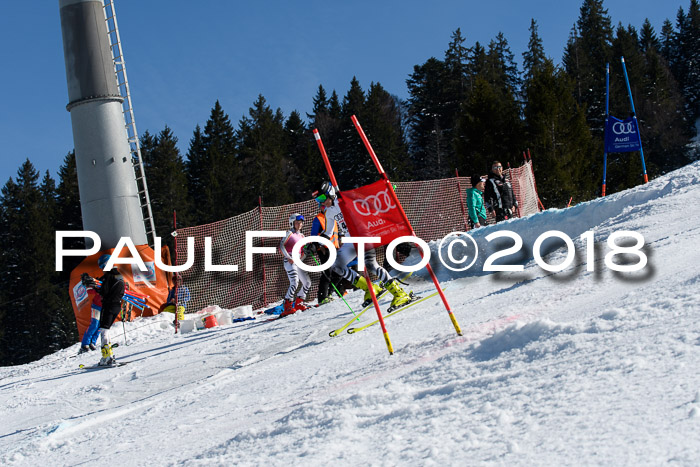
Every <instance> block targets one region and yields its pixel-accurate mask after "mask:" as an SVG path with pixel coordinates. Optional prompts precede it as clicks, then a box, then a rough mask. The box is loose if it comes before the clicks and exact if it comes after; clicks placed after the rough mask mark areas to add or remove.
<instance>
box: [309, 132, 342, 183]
mask: <svg viewBox="0 0 700 467" xmlns="http://www.w3.org/2000/svg"><path fill="white" fill-rule="evenodd" d="M314 138H315V139H316V144H318V149H319V151H321V157H323V163H324V164H325V165H326V171H327V172H328V176H329V177H330V179H331V183H332V184H333V187H334V188H335V189H336V190H337V189H338V182H337V181H336V179H335V174H333V169H332V168H331V161H330V160H329V159H328V154H326V148H324V147H323V141H321V135H320V133H319V132H318V130H317V129H316V128H314Z"/></svg>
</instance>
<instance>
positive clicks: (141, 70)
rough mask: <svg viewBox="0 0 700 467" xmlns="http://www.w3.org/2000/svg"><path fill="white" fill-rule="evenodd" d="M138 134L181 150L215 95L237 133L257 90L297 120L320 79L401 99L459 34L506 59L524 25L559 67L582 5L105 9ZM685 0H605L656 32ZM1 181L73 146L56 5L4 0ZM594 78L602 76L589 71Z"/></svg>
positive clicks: (496, 0) (156, 1)
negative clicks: (413, 78) (165, 137)
mask: <svg viewBox="0 0 700 467" xmlns="http://www.w3.org/2000/svg"><path fill="white" fill-rule="evenodd" d="M115 3H116V10H117V19H118V22H119V29H120V33H121V38H122V44H123V48H124V56H125V58H126V65H127V73H128V77H129V81H130V85H131V92H132V100H133V105H134V112H135V121H136V125H137V129H138V132H139V134H140V135H141V134H143V132H144V131H145V130H149V131H150V132H151V133H152V134H157V133H158V132H160V131H161V130H162V129H163V128H164V127H165V126H166V125H168V126H169V127H170V128H171V129H172V130H173V132H174V133H175V136H176V137H177V138H179V147H180V149H181V151H182V153H183V155H184V154H185V152H186V151H187V147H188V145H189V140H190V138H191V137H192V132H193V131H194V129H195V126H196V125H197V124H199V125H201V126H204V124H205V123H206V120H207V118H208V117H209V113H210V111H211V108H212V107H213V106H214V103H215V102H216V100H217V99H218V100H219V101H220V102H221V104H222V106H223V108H224V111H226V113H228V115H229V117H230V118H231V120H232V122H233V123H234V125H235V126H237V124H238V121H239V120H240V118H241V117H242V116H243V115H247V113H248V109H249V107H251V105H252V104H253V102H254V101H255V99H256V98H257V96H258V94H262V95H263V96H264V97H265V98H266V99H267V102H268V104H269V105H270V106H271V107H272V108H274V109H276V108H278V107H279V108H281V109H282V111H283V113H284V115H285V116H288V115H289V114H290V112H291V111H293V110H298V111H300V112H301V114H302V116H303V117H305V113H306V112H310V111H311V106H312V99H313V97H314V95H315V94H316V91H317V89H318V86H319V84H322V85H323V86H324V88H326V90H327V91H329V93H330V91H331V90H333V89H335V90H336V91H337V92H338V94H339V96H340V97H341V98H342V96H343V95H344V94H345V93H346V92H347V90H348V87H349V83H350V80H351V79H352V77H353V76H356V77H357V78H358V80H359V81H360V84H361V85H362V87H363V88H364V89H367V88H368V87H369V84H370V83H371V82H379V83H381V84H382V85H383V86H384V88H385V89H387V90H388V91H389V92H391V93H392V94H396V95H398V96H399V97H401V98H406V97H407V96H408V94H407V90H406V78H408V76H409V75H410V74H411V72H412V71H413V66H414V65H417V64H422V63H423V62H425V60H427V59H428V58H430V57H431V56H435V57H438V58H442V57H443V54H444V51H445V49H446V48H447V45H448V43H449V40H450V35H451V33H452V32H453V31H454V30H456V29H457V28H461V30H462V34H463V35H464V36H465V37H466V39H467V45H469V46H471V45H473V43H474V42H476V41H479V42H481V43H482V44H484V45H486V44H488V42H489V41H490V40H491V39H493V38H494V37H495V36H496V34H497V33H498V32H499V31H502V32H503V33H504V34H505V36H506V38H507V39H508V42H509V43H510V46H511V50H512V52H513V53H514V54H515V56H516V60H518V62H519V63H520V62H521V59H522V56H521V54H522V52H523V51H525V49H526V47H527V41H528V37H529V32H528V27H529V25H530V18H535V20H536V21H537V22H538V25H539V33H540V36H541V37H542V40H543V42H544V47H545V51H546V53H547V55H549V56H550V57H552V58H553V59H554V60H555V62H557V63H559V62H560V61H561V55H562V52H563V49H564V45H565V43H566V40H567V38H568V36H569V32H570V30H571V27H572V25H573V24H574V22H575V21H576V19H577V18H578V15H579V8H580V6H581V3H582V2H581V1H571V0H563V1H553V0H532V1H515V0H490V1H466V0H462V1H459V0H444V1H443V0H435V1H426V0H402V1H399V0H396V1H394V0H387V1H382V0H374V1H368V0H355V1H345V2H338V1H332V0H331V1H329V0H326V1H316V0H312V1H295V2H292V1H265V0H260V1H256V2H243V1H224V0H201V1H198V2H193V1H191V0H190V1H185V0H169V1H162V0H138V1H137V0H116V2H115ZM689 4H690V2H689V0H683V1H678V0H665V1H660V0H607V1H606V2H605V4H604V5H605V7H606V8H607V9H608V13H609V14H610V16H611V17H612V20H613V24H615V25H616V24H617V23H618V22H622V23H623V24H624V25H627V24H632V25H633V26H635V27H637V29H639V28H640V27H641V25H642V22H643V21H644V18H649V20H650V21H651V23H652V25H653V26H654V29H655V30H656V32H657V34H658V33H659V32H660V30H661V25H662V23H663V21H664V19H666V18H669V19H670V20H671V21H672V22H674V24H675V17H676V12H677V11H678V8H679V7H683V9H684V10H687V8H688V5H689ZM0 44H2V47H1V48H0V59H1V63H2V72H1V73H0V89H2V92H3V98H2V105H1V106H0V139H1V140H2V146H1V149H0V154H1V160H2V164H1V165H0V184H1V185H4V184H5V182H6V181H7V180H8V178H9V177H15V175H16V172H17V169H18V168H19V166H20V164H22V162H24V160H25V159H26V158H29V159H30V160H31V161H32V162H33V163H34V165H35V166H36V167H37V169H38V170H40V171H41V172H42V173H43V172H45V171H46V170H49V171H50V173H51V175H52V176H53V177H54V178H56V172H57V170H58V167H59V166H60V165H61V163H62V162H63V158H64V156H65V155H66V154H67V153H68V152H69V151H71V150H72V148H73V136H72V129H71V123H70V115H69V113H68V112H67V111H66V110H65V106H66V104H67V101H68V97H67V95H68V92H67V88H66V77H65V65H64V61H63V45H62V39H61V28H60V19H59V8H58V0H50V1H42V2H28V1H16V2H3V11H2V15H0ZM601 72H602V69H601Z"/></svg>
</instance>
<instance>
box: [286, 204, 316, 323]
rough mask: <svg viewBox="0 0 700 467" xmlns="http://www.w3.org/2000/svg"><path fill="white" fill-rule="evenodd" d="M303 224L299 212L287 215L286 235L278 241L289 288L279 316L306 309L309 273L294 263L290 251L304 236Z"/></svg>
mask: <svg viewBox="0 0 700 467" xmlns="http://www.w3.org/2000/svg"><path fill="white" fill-rule="evenodd" d="M303 225H304V216H302V215H301V214H299V213H294V214H292V215H291V216H289V230H287V233H286V235H285V236H284V238H283V239H282V241H280V246H279V249H280V252H282V255H283V256H284V270H285V271H286V272H287V278H288V279H289V288H288V289H287V294H286V295H285V296H284V309H283V310H282V315H281V316H287V315H291V314H293V313H296V312H297V311H304V310H306V309H307V307H306V306H305V305H304V300H306V294H307V293H308V292H309V289H310V288H311V279H310V278H309V273H307V272H306V271H304V270H303V269H301V268H300V267H298V266H297V265H296V264H294V259H293V258H292V251H294V248H295V245H296V243H297V242H298V241H299V240H301V239H302V238H304V234H303V233H301V228H302V226H303ZM304 256H305V254H304V252H303V251H302V252H300V256H299V258H300V260H302V261H303V259H304ZM299 281H301V289H299V294H298V295H297V297H296V299H295V298H294V294H295V292H296V290H297V287H298V285H299Z"/></svg>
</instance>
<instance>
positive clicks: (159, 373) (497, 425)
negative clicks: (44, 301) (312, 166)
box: [0, 162, 700, 466]
mask: <svg viewBox="0 0 700 467" xmlns="http://www.w3.org/2000/svg"><path fill="white" fill-rule="evenodd" d="M699 186H700V162H696V163H694V164H692V165H690V166H688V167H685V168H683V169H681V170H679V171H676V172H673V173H671V174H668V175H666V176H664V177H661V178H659V179H656V180H654V181H652V182H650V183H649V184H647V185H645V186H640V187H636V188H634V189H631V190H628V191H626V192H623V193H619V194H616V195H612V196H609V197H606V198H604V199H597V200H594V201H591V202H588V203H584V204H581V205H578V206H574V207H572V208H569V209H566V210H550V211H546V212H543V213H539V214H536V215H533V216H530V217H528V218H525V219H517V220H513V221H509V222H506V223H503V224H499V225H497V226H489V227H487V228H483V229H478V230H477V231H475V232H474V233H473V236H474V238H475V240H476V241H477V243H478V244H479V245H480V257H479V258H480V259H479V260H478V261H477V264H475V266H474V267H473V268H472V269H470V270H469V271H467V272H464V273H452V272H451V271H449V270H448V269H447V268H445V267H440V268H439V271H438V272H439V275H440V277H441V280H443V281H445V282H444V284H445V285H447V290H446V295H447V297H448V300H449V302H450V304H451V305H452V307H453V309H454V310H455V314H456V317H457V319H458V321H459V323H460V324H461V327H462V330H463V336H461V337H460V336H457V334H456V333H455V330H454V328H453V327H452V324H451V323H450V320H449V319H448V315H447V313H446V311H445V310H444V308H443V307H442V305H441V304H440V302H439V300H437V299H432V300H431V301H428V302H426V304H425V305H424V306H417V307H414V308H412V309H410V310H406V311H404V312H402V313H399V314H397V315H396V316H395V317H392V318H391V319H388V320H387V321H386V323H387V327H388V330H389V335H390V336H391V340H392V342H393V345H394V348H395V354H394V355H393V356H389V355H388V352H387V349H386V345H385V344H384V340H383V337H382V335H381V332H380V329H379V328H378V327H377V326H375V327H372V328H369V329H367V330H365V331H362V332H359V333H357V334H353V335H347V334H343V335H341V336H338V337H335V338H329V337H328V332H329V331H331V330H333V329H335V328H338V327H340V326H341V325H342V324H344V323H345V322H347V321H348V320H349V319H350V312H349V311H348V310H347V308H346V307H345V305H343V304H342V302H337V301H336V302H334V303H333V304H331V305H328V306H325V307H321V308H318V309H314V310H310V311H307V312H305V313H297V314H296V315H293V316H291V317H289V318H285V319H283V320H280V321H276V322H275V321H273V322H267V323H260V322H254V323H240V324H233V325H229V326H221V327H218V328H213V329H209V330H204V331H197V332H193V333H189V334H185V335H182V334H179V335H174V334H173V330H172V327H171V324H170V320H171V318H172V315H170V316H158V317H155V318H149V319H143V320H139V321H136V322H133V323H127V338H128V345H123V344H124V339H123V336H122V326H121V324H119V323H117V325H116V330H115V334H117V337H116V339H115V340H116V341H118V342H120V343H121V344H122V346H120V347H119V348H118V349H116V354H117V356H118V357H119V359H120V360H121V361H127V362H129V363H128V365H126V366H124V367H120V368H114V369H105V370H96V371H90V372H86V371H83V370H78V369H77V366H78V364H79V363H81V362H90V363H92V362H95V361H96V360H97V359H98V356H96V355H95V354H94V353H93V354H91V355H89V356H79V357H73V358H71V356H72V355H74V354H75V353H76V352H77V349H78V346H77V344H76V346H74V347H73V348H70V349H65V350H63V351H60V352H57V353H56V354H54V355H51V356H47V357H45V358H44V359H42V360H40V361H38V362H35V363H31V364H27V365H23V366H18V367H8V368H0V377H1V381H0V420H1V421H2V422H1V423H0V464H2V465H31V466H36V465H46V464H47V463H52V464H56V465H80V464H87V463H90V462H93V461H96V460H97V459H100V461H99V462H101V463H104V462H109V463H110V464H114V465H172V464H185V465H234V464H235V465H289V464H293V465H328V464H331V463H336V464H340V465H444V464H447V465H483V464H486V465H489V464H497V465H591V464H605V465H661V464H673V465H688V466H690V465H693V466H694V465H698V464H700V313H699V312H698V308H699V307H698V302H699V301H700V267H699V266H698V265H699V264H700V253H698V245H699V244H700V217H698V216H697V215H696V212H697V207H698V206H700V189H698V187H699ZM501 229H508V230H512V231H514V232H517V233H518V234H519V235H520V236H521V237H522V239H523V243H524V245H525V248H524V251H525V254H522V255H520V256H519V259H520V262H521V264H524V266H525V267H524V270H523V271H522V272H500V273H489V274H486V273H483V272H481V269H482V267H483V264H484V263H483V261H484V258H485V257H486V256H487V254H489V252H488V251H487V250H488V248H489V245H491V244H489V243H487V242H486V240H485V237H486V236H487V235H488V234H490V233H493V232H495V231H498V230H501ZM552 229H556V230H560V231H563V232H566V233H567V234H568V235H569V236H570V237H571V238H572V239H574V240H575V244H576V250H577V255H576V258H575V260H574V262H573V264H572V265H571V266H570V267H568V268H567V269H565V270H564V271H562V272H559V273H552V272H548V271H545V270H544V269H542V268H541V267H539V266H537V265H536V264H535V263H534V261H532V260H531V259H530V258H531V254H530V252H531V250H532V246H533V244H534V241H535V239H536V238H537V237H538V236H539V235H540V234H542V233H543V232H545V231H548V230H552ZM588 230H592V231H594V233H595V240H596V242H597V244H596V249H595V250H596V251H595V252H596V255H595V262H594V263H593V265H594V267H595V270H594V271H592V272H589V271H587V268H586V261H585V248H584V244H583V243H582V240H581V239H580V238H578V237H579V236H580V235H581V234H582V233H583V232H585V231H588ZM622 230H628V231H634V232H638V233H640V234H642V235H643V236H644V239H645V241H646V245H645V247H644V249H643V251H644V253H645V254H646V255H647V256H648V264H647V266H646V267H645V268H644V269H642V271H640V272H636V273H618V272H614V271H611V270H610V269H609V268H607V267H606V265H605V262H604V260H603V258H604V256H605V254H606V253H607V252H608V251H609V249H608V246H607V245H606V243H605V241H606V239H607V238H608V237H609V236H610V235H611V234H612V233H613V232H616V231H622ZM432 246H433V248H434V249H435V248H437V247H436V245H435V244H433V245H432ZM506 246H508V244H506ZM482 248H483V250H484V251H482ZM491 248H492V245H491ZM492 249H493V248H492ZM456 250H458V249H456ZM545 250H554V251H552V252H551V254H549V255H548V256H547V258H546V260H547V261H548V262H549V263H550V264H558V263H560V262H561V261H563V259H564V256H565V252H564V250H563V249H561V248H559V249H554V247H553V246H552V245H550V246H549V247H546V248H545ZM412 259H413V261H417V258H412ZM508 259H512V257H511V258H508ZM617 261H618V262H620V261H621V262H623V263H627V264H629V263H634V262H636V258H634V257H633V256H631V255H627V256H625V257H622V258H620V257H618V258H617ZM436 268H437V263H436ZM415 276H416V277H414V278H412V283H411V288H412V289H413V290H415V291H419V292H420V291H428V290H431V289H432V283H430V282H428V281H426V280H425V275H424V274H417V275H415ZM361 300H362V297H361V294H360V293H359V292H356V293H353V294H351V295H350V296H349V302H350V304H351V305H353V306H355V307H357V306H358V304H359V302H360V301H361ZM372 313H373V312H367V313H366V314H365V315H364V316H363V317H362V318H361V319H362V320H365V318H366V319H371V318H373V316H372Z"/></svg>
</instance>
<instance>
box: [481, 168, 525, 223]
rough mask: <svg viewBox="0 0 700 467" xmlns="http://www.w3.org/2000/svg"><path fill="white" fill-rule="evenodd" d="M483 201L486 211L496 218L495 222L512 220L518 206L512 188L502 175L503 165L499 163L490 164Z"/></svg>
mask: <svg viewBox="0 0 700 467" xmlns="http://www.w3.org/2000/svg"><path fill="white" fill-rule="evenodd" d="M484 201H485V203H486V209H487V210H488V211H489V212H491V214H492V215H493V216H495V217H496V222H501V221H503V220H506V219H510V218H512V217H513V216H514V212H515V208H516V207H517V206H518V201H517V200H516V199H515V194H514V193H513V187H512V186H511V184H510V182H509V181H508V180H506V177H505V176H504V175H503V164H501V163H500V162H499V161H494V162H493V164H491V173H489V176H488V180H486V187H485V190H484Z"/></svg>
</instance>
